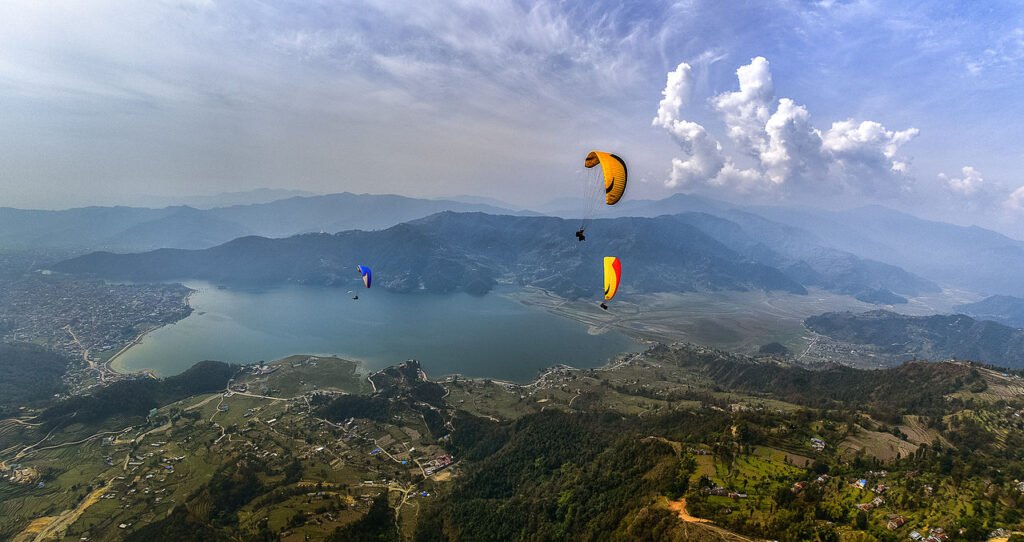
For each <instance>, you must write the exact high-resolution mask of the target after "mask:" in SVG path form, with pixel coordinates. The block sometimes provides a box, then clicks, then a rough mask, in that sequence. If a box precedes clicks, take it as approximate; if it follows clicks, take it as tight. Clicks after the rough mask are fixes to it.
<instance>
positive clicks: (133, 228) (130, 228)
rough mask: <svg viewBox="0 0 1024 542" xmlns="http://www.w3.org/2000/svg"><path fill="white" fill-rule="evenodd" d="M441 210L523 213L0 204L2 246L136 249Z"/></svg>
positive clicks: (330, 200) (303, 203)
mask: <svg viewBox="0 0 1024 542" xmlns="http://www.w3.org/2000/svg"><path fill="white" fill-rule="evenodd" d="M441 211H459V212H486V213H492V214H528V213H523V212H520V211H512V210H508V209H502V208H498V207H494V206H491V205H487V204H482V203H466V202H461V201H452V200H425V199H416V198H407V197H403V196H393V195H371V194H350V193H342V194H330V195H325V196H308V197H291V198H286V199H282V200H277V201H273V202H270V203H260V204H253V205H234V206H230V207H218V208H215V209H206V210H202V209H195V208H192V207H185V206H179V207H166V208H163V209H145V208H134V207H85V208H81V209H68V210H65V211H38V210H22V209H12V208H0V249H4V248H7V249H11V248H14V249H19V248H21V249H24V248H33V249H46V248H48V249H63V250H75V251H87V250H111V251H122V252H127V251H140V250H152V249H156V248H208V247H211V246H215V245H219V244H221V243H225V242H227V241H230V240H232V239H235V238H238V237H242V236H246V235H260V236H264V237H286V236H289V235H295V234H299V233H307V232H320V231H324V232H337V231H344V230H352V229H362V230H376V229H383V228H388V227H391V226H394V225H395V224H400V223H402V222H408V221H410V220H415V219H417V218H423V217H426V216H429V215H432V214H435V213H438V212H441Z"/></svg>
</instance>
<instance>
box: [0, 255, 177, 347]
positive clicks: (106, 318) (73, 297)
mask: <svg viewBox="0 0 1024 542" xmlns="http://www.w3.org/2000/svg"><path fill="white" fill-rule="evenodd" d="M190 292H191V290H189V289H188V288H186V287H184V286H182V285H180V284H107V283H105V282H103V281H99V280H77V279H70V278H66V277H58V276H53V275H42V274H36V275H32V276H28V277H25V278H23V279H21V280H16V281H13V282H11V283H8V284H7V285H6V287H5V288H3V289H0V321H6V322H9V323H11V324H13V325H12V326H11V329H9V330H7V332H6V334H5V336H4V337H3V338H6V339H8V340H17V341H27V342H43V343H45V344H48V345H50V346H51V347H52V348H54V349H56V350H58V351H60V352H62V353H64V354H66V355H68V356H70V357H72V358H76V359H81V358H82V355H83V353H84V351H85V350H89V351H90V352H91V353H98V352H105V351H110V350H115V349H119V348H122V347H123V346H124V345H126V344H128V343H130V342H131V341H133V340H134V339H135V338H136V335H137V334H138V333H139V331H138V329H139V326H140V325H142V324H151V325H160V324H166V323H171V322H176V321H178V320H180V319H182V318H184V317H186V316H188V315H189V314H190V313H191V312H192V309H191V308H190V307H189V306H188V303H187V302H186V299H187V297H188V294H189V293H190Z"/></svg>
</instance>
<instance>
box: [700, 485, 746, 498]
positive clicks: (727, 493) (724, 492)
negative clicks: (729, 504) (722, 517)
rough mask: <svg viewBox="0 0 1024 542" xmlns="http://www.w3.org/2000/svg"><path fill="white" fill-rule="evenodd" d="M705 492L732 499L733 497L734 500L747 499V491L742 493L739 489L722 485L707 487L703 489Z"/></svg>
mask: <svg viewBox="0 0 1024 542" xmlns="http://www.w3.org/2000/svg"><path fill="white" fill-rule="evenodd" d="M703 492H704V494H705V495H712V496H715V497H729V498H730V499H732V500H734V501H736V500H739V499H746V498H747V494H746V493H740V492H739V491H733V490H731V489H728V488H724V487H722V486H715V487H706V488H704V489H703Z"/></svg>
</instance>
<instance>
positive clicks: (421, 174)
mask: <svg viewBox="0 0 1024 542" xmlns="http://www.w3.org/2000/svg"><path fill="white" fill-rule="evenodd" d="M758 57H761V58H763V59H764V62H765V64H763V65H762V64H760V63H752V59H755V58H758ZM681 63H685V64H686V65H687V66H688V69H687V70H685V71H686V83H687V84H686V89H685V91H686V99H685V100H684V101H685V105H684V106H683V107H681V108H678V110H675V111H672V112H670V113H671V114H670V115H669V117H666V118H668V119H670V120H671V122H668V121H665V122H662V123H661V124H657V123H653V124H652V119H654V118H655V117H656V116H657V115H659V102H661V101H662V99H663V98H664V92H665V91H666V81H667V76H668V74H669V73H670V72H675V71H677V70H678V69H679V66H680V64H681ZM748 65H751V66H754V68H757V70H760V71H758V76H759V77H763V76H765V74H767V76H768V77H770V82H771V87H770V89H771V92H770V93H768V94H767V95H764V96H759V97H757V98H756V99H754V100H753V101H750V100H748V98H750V96H747V95H743V96H740V95H739V94H741V92H740V90H741V89H740V87H739V82H738V81H737V69H739V68H740V67H741V66H748ZM752 70H753V68H752ZM1022 82H1024V9H1022V8H1021V7H1020V6H1019V5H1015V4H1014V3H1010V2H1006V3H1000V2H960V3H957V2H952V3H951V2H920V3H915V2H899V3H894V2H885V3H883V2H871V1H860V2H856V1H853V2H841V1H838V0H837V1H832V2H825V1H822V2H791V1H776V2H749V3H743V2H700V1H690V2H675V3H670V2H632V3H630V2H538V3H525V2H503V1H497V0H496V1H489V2H450V3H449V2H401V1H395V0H388V1H380V2H373V1H371V2H345V1H337V2H315V1H313V2H309V1H301V2H298V1H297V2H232V1H219V0H187V1H186V0H173V1H172V0H162V1H157V0H154V1H131V2H128V1H125V2H113V1H104V0H98V1H93V2H69V1H59V0H55V1H51V2H35V1H30V0H9V1H7V2H4V3H2V4H0V118H2V119H3V122H0V149H2V150H0V205H12V206H25V207H68V206H79V205H87V204H104V203H131V202H133V201H136V200H138V199H139V198H141V197H142V196H145V195H152V194H158V195H175V194H181V195H191V194H206V193H215V192H221V191H236V190H245V189H249V188H255V187H260V186H266V187H274V188H297V189H305V190H312V191H318V192H339V191H346V190H347V191H354V192H374V193H383V192H392V193H402V194H408V195H413V196H444V195H454V194H474V195H483V196H491V197H496V198H500V199H504V200H507V201H511V202H513V203H516V204H523V205H531V204H537V203H540V202H543V201H546V200H549V199H552V198H557V197H566V196H575V195H578V194H579V193H580V189H579V186H578V183H579V181H580V179H579V171H578V170H579V169H580V163H581V162H582V157H583V156H584V154H585V153H586V152H587V151H588V150H590V149H591V148H601V149H607V150H613V151H617V152H619V153H620V154H621V155H623V156H624V157H626V158H627V160H628V161H629V163H630V166H631V173H632V175H633V179H634V181H636V182H635V183H634V184H633V186H632V187H631V190H630V196H631V197H638V198H639V197H643V198H660V197H665V196H668V195H670V194H672V193H674V192H677V191H687V192H699V193H703V194H708V195H712V196H714V197H719V198H722V199H742V200H743V201H750V200H764V201H765V202H768V203H798V204H801V205H803V204H809V205H820V206H825V207H842V206H849V205H856V204H862V203H883V204H886V205H890V206H893V207H899V208H903V209H907V210H911V211H913V212H915V213H917V214H920V215H923V216H932V217H945V218H947V219H950V220H955V221H958V222H962V223H980V224H984V225H987V226H991V227H997V228H1000V229H1002V230H1003V231H1011V232H1017V231H1019V230H1020V222H1021V220H1020V218H1019V215H1024V210H1022V206H1024V191H1021V192H1017V193H1016V194H1015V193H1014V191H1015V190H1016V189H1017V188H1019V187H1020V186H1022V185H1024V175H1022V174H1021V173H1020V171H1021V168H1020V165H1021V163H1022V162H1024V144H1022V143H1024V123H1022V122H1021V121H1022V120H1024V92H1020V90H1019V89H1020V88H1021V83H1022ZM730 93H736V94H735V95H732V96H731V97H729V96H728V95H729V94H730ZM723 96H725V97H726V98H728V99H724V98H722V97H723ZM782 98H786V99H788V100H789V102H787V103H788V106H787V107H788V109H786V108H782V109H784V110H782V111H780V107H779V103H780V102H779V100H780V99H782ZM723 100H725V101H723ZM716 104H718V105H716ZM730 104H731V105H730ZM730 107H732V109H730ZM744 107H747V108H748V109H749V108H751V107H753V108H754V110H756V111H755V112H754V113H751V115H748V116H746V117H744V116H743V115H744V114H742V113H739V112H740V111H741V110H743V111H746V110H747V109H743V108H744ZM758 108H760V109H758ZM730 111H731V114H732V117H728V115H729V114H730ZM776 113H779V114H778V115H776ZM666 114H668V113H666ZM737 115H739V116H737ZM729 118H731V119H732V124H730V121H729ZM769 118H774V119H775V120H776V121H777V122H776V128H777V129H776V130H775V131H774V132H771V133H769V132H768V131H765V130H764V124H765V122H764V121H765V119H769ZM737 119H738V120H737ZM848 120H849V121H852V123H851V124H849V125H843V126H846V129H838V128H837V127H836V126H835V125H833V123H836V122H840V123H841V122H844V121H848ZM677 121H678V122H684V123H688V124H685V126H686V127H691V124H693V125H697V126H699V127H700V128H701V130H703V133H704V134H705V135H704V136H702V137H704V138H705V139H704V140H703V141H705V142H706V143H707V145H712V146H713V145H719V146H720V147H721V150H720V151H716V152H715V153H713V154H715V156H713V157H711V168H712V169H714V166H716V165H717V163H723V164H728V166H729V167H730V168H732V169H730V170H729V171H730V172H746V173H744V175H745V176H743V177H742V179H743V181H742V182H740V181H735V180H731V179H734V178H737V177H736V175H733V176H732V177H730V176H729V175H721V176H719V177H718V182H714V179H713V178H711V177H710V174H709V175H706V176H705V178H698V177H699V175H695V174H694V172H696V173H707V171H708V168H707V167H702V168H697V169H691V170H687V171H688V172H689V176H688V177H686V182H680V179H682V177H680V176H679V170H674V169H673V160H674V159H675V160H678V161H679V162H680V163H686V162H687V161H688V160H690V159H692V158H693V157H694V154H693V150H694V149H693V145H692V143H693V141H691V140H689V139H686V137H682V138H680V136H681V132H679V131H678V129H679V127H680V126H683V125H679V124H674V123H676V122H677ZM865 121H868V122H869V123H870V124H869V125H862V124H861V123H863V122H865ZM666 122H668V123H666ZM737 123H738V124H737ZM737 127H742V128H743V130H752V131H751V132H750V133H744V132H743V130H739V131H737V130H736V129H737ZM864 127H874V128H875V130H874V132H871V131H870V130H866V131H865V130H860V128H864ZM730 128H733V130H730ZM839 128H842V126H840V127H839ZM853 128H857V129H858V130H860V131H855V130H853ZM673 130H675V131H673ZM911 130H913V134H911V133H910V132H909V131H911ZM869 132H871V133H869ZM900 133H905V137H904V136H898V135H896V134H900ZM858 134H860V135H858ZM861 136H863V137H862V138H861V139H858V137H861ZM744 137H746V138H747V139H743V138H744ZM751 138H752V139H751ZM794 138H798V139H799V140H800V141H799V142H798V143H800V144H799V145H797V144H795V143H794ZM893 138H896V139H898V140H899V141H898V142H897V141H895V140H894V139H893ZM752 140H756V141H754V143H753V146H752V144H751V141H752ZM889 146H893V149H889ZM706 147H707V146H706ZM819 147H820V148H819ZM707 148H709V149H710V148H712V147H707ZM890 151H891V152H890ZM886 152H890V154H892V156H884V154H885V153H886ZM801 153H802V154H801ZM780 154H781V157H780ZM708 156H710V155H707V156H704V158H708ZM893 164H898V168H897V169H899V171H895V172H894V171H891V169H892V166H893ZM704 165H705V166H706V165H707V162H705V163H704ZM965 167H969V168H971V169H968V170H965V169H964V168H965ZM674 171H676V182H672V179H673V174H674V173H673V172H674ZM714 173H715V174H718V173H719V171H718V170H716V171H715V172H714ZM737 175H738V174H737ZM666 181H668V183H666Z"/></svg>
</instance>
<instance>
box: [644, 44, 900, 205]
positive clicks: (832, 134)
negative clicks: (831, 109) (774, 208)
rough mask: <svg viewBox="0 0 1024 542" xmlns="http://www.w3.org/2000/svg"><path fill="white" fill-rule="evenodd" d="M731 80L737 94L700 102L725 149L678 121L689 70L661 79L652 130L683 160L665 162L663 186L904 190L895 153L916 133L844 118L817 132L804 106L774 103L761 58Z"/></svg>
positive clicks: (766, 191)
mask: <svg viewBox="0 0 1024 542" xmlns="http://www.w3.org/2000/svg"><path fill="white" fill-rule="evenodd" d="M736 77H737V80H738V82H739V90H736V91H733V92H725V93H722V94H718V95H716V96H713V97H711V98H710V100H709V101H708V104H709V106H710V108H711V110H712V111H713V112H714V113H716V114H717V115H718V118H720V119H721V121H722V124H723V125H724V127H725V129H726V135H727V137H728V139H729V141H730V142H731V144H732V152H727V151H726V150H725V149H724V147H723V145H722V143H721V142H720V141H719V140H717V139H716V138H715V137H714V136H712V135H710V134H709V132H708V130H707V129H706V128H705V127H704V126H703V125H701V124H698V123H696V122H693V121H690V120H687V119H686V118H684V112H685V110H687V109H689V108H692V107H693V105H694V104H693V96H692V94H693V88H694V81H695V74H694V70H693V68H692V67H691V66H690V65H689V64H687V63H685V62H684V63H681V64H679V66H678V67H677V68H676V69H675V70H674V71H672V72H670V73H669V74H668V78H667V82H666V85H665V90H664V91H663V92H662V95H663V99H662V100H661V102H660V104H659V106H658V113H657V116H655V118H654V120H653V125H654V126H658V127H661V128H663V129H665V130H666V131H668V132H669V134H671V135H672V137H673V139H674V140H675V141H676V143H677V144H678V145H679V148H680V149H681V150H682V151H683V154H684V155H685V157H684V158H674V159H673V160H672V169H671V172H670V174H669V177H668V179H667V180H666V181H665V185H666V186H667V187H668V188H673V189H679V188H682V189H700V188H707V187H713V188H716V189H720V190H721V189H724V190H728V191H731V192H733V193H735V194H757V195H762V196H768V197H786V196H794V195H805V194H818V195H820V194H842V193H855V194H861V195H869V196H871V197H879V196H880V195H881V196H883V197H884V196H890V197H898V196H900V195H901V194H905V193H908V192H910V191H911V190H912V180H913V179H912V178H911V177H910V176H909V175H908V174H907V173H908V171H907V170H908V164H909V161H910V159H909V158H908V157H906V156H904V155H902V154H901V153H900V149H901V147H903V145H905V144H906V143H908V142H909V141H911V140H912V139H914V137H916V136H917V135H918V129H917V128H907V129H904V130H891V129H888V128H886V127H885V126H884V125H882V124H881V123H880V122H877V121H872V120H865V121H860V122H857V121H854V120H852V119H847V120H841V121H837V122H833V123H832V125H831V126H830V127H829V128H828V129H819V128H817V127H815V126H814V125H813V124H812V122H811V115H810V113H809V112H808V110H807V108H806V107H804V106H802V105H799V104H797V103H796V102H795V101H794V100H792V99H790V98H776V96H775V87H774V84H773V81H772V73H771V69H770V65H769V63H768V60H767V59H765V58H764V57H756V58H753V59H752V60H751V61H750V63H749V64H747V65H744V66H741V67H740V68H739V69H738V70H736ZM742 163H749V166H748V167H744V166H741V165H740V164H742Z"/></svg>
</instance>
